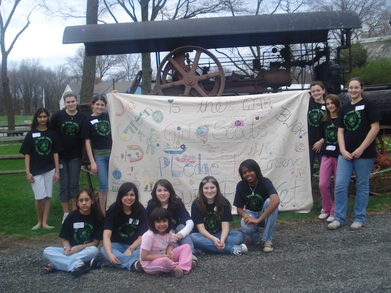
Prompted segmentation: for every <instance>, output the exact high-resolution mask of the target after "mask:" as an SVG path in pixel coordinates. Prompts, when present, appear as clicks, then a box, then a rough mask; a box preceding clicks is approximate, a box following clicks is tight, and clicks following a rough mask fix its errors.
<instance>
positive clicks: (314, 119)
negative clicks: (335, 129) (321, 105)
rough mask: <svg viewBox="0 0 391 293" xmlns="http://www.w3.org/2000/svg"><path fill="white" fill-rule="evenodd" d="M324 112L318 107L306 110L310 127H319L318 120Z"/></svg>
mask: <svg viewBox="0 0 391 293" xmlns="http://www.w3.org/2000/svg"><path fill="white" fill-rule="evenodd" d="M323 116H324V113H323V111H320V110H318V109H312V110H310V111H308V115H307V117H308V124H309V125H311V126H312V127H319V123H320V120H322V119H323Z"/></svg>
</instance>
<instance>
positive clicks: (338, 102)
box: [323, 94, 342, 121]
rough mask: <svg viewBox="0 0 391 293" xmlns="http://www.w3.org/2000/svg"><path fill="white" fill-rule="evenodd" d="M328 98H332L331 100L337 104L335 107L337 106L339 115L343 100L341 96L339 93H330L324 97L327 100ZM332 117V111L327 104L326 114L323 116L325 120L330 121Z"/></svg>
mask: <svg viewBox="0 0 391 293" xmlns="http://www.w3.org/2000/svg"><path fill="white" fill-rule="evenodd" d="M327 100H331V102H332V103H333V104H334V105H335V107H337V115H338V114H339V111H341V107H342V106H341V101H340V100H339V97H338V96H337V95H333V94H330V95H327V97H326V98H325V99H324V101H325V102H326V101H327ZM330 119H331V113H330V111H329V109H327V106H326V112H325V114H324V118H323V121H329V120H330Z"/></svg>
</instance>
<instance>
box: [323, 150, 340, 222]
mask: <svg viewBox="0 0 391 293" xmlns="http://www.w3.org/2000/svg"><path fill="white" fill-rule="evenodd" d="M337 162H338V158H334V157H327V156H323V157H322V164H321V165H320V170H319V189H320V194H321V196H322V214H328V215H330V216H332V217H334V208H335V201H334V200H332V198H331V192H330V180H331V174H332V173H333V174H334V177H336V176H337V175H336V174H337ZM334 190H335V179H334ZM334 193H335V192H334Z"/></svg>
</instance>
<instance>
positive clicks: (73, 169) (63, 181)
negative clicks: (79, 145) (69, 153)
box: [58, 158, 81, 202]
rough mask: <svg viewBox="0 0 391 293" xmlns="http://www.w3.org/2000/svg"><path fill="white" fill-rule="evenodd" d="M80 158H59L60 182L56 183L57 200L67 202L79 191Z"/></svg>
mask: <svg viewBox="0 0 391 293" xmlns="http://www.w3.org/2000/svg"><path fill="white" fill-rule="evenodd" d="M80 167H81V158H75V159H69V160H65V159H60V182H59V184H58V188H59V191H60V192H59V194H58V200H59V201H62V202H68V201H69V200H70V199H71V198H76V197H77V194H78V193H79V175H80Z"/></svg>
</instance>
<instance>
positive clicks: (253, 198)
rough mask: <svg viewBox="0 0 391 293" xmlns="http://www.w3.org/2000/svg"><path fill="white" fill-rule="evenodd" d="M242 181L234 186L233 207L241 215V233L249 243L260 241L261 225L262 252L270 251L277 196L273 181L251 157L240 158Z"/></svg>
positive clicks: (276, 214)
mask: <svg viewBox="0 0 391 293" xmlns="http://www.w3.org/2000/svg"><path fill="white" fill-rule="evenodd" d="M239 174H240V177H241V178H242V181H240V182H239V183H238V185H237V186H236V193H235V200H234V206H236V207H237V211H238V215H239V216H241V217H242V221H241V227H242V231H243V233H244V234H248V235H250V238H251V243H253V244H254V245H258V244H260V243H261V239H260V234H259V231H258V226H262V227H265V231H264V233H263V236H262V241H264V243H265V244H264V248H263V251H264V252H272V251H273V244H272V240H273V233H274V225H275V224H276V221H277V216H278V205H279V204H280V199H279V198H278V195H277V191H276V189H275V188H274V186H273V183H272V182H271V181H270V180H269V179H268V178H265V177H263V176H262V173H261V168H260V167H259V165H258V163H257V162H256V161H254V160H252V159H248V160H245V161H243V162H242V163H241V164H240V166H239Z"/></svg>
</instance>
